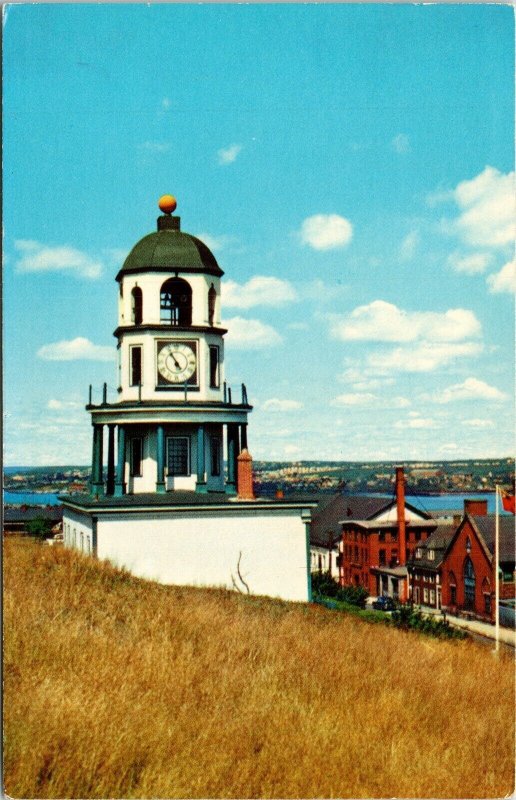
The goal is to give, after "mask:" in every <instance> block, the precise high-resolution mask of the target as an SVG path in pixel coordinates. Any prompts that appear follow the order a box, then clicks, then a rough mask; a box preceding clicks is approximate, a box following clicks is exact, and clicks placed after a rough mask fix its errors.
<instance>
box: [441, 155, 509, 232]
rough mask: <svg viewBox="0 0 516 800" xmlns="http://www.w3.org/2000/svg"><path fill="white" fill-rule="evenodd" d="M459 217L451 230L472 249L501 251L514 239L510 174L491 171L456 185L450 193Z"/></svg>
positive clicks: (489, 169)
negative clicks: (458, 211) (501, 248)
mask: <svg viewBox="0 0 516 800" xmlns="http://www.w3.org/2000/svg"><path fill="white" fill-rule="evenodd" d="M453 196H454V199H455V202H456V203H457V205H458V207H459V209H460V212H461V213H460V215H459V217H458V218H457V219H456V220H455V223H454V228H455V230H456V232H457V233H458V234H459V236H460V237H461V238H462V240H463V241H464V242H466V243H467V244H469V245H472V246H473V247H494V248H498V247H505V246H506V245H510V244H512V243H513V242H514V238H515V236H516V223H515V220H516V204H515V194H514V172H509V173H507V174H503V173H501V172H500V171H499V170H497V169H494V168H493V167H489V166H488V167H486V168H485V169H484V171H483V172H481V173H480V174H479V175H477V176H476V177H475V178H472V179H471V180H465V181H462V182H461V183H459V184H458V185H457V186H456V188H455V190H454V193H453Z"/></svg>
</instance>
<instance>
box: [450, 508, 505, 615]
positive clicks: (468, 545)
mask: <svg viewBox="0 0 516 800" xmlns="http://www.w3.org/2000/svg"><path fill="white" fill-rule="evenodd" d="M486 511H487V502H486V501H466V503H465V514H464V517H463V519H462V522H461V523H460V525H459V526H458V528H457V530H456V531H455V533H454V535H453V537H452V539H451V541H450V543H449V545H448V547H447V549H446V552H445V555H444V558H443V561H442V565H441V581H442V606H443V608H445V609H447V610H449V611H450V612H451V613H457V612H461V613H467V614H471V615H472V616H478V617H482V618H484V619H489V620H493V619H494V596H495V571H494V570H495V560H494V547H495V545H494V540H495V526H496V517H495V515H494V514H487V513H486ZM514 569H515V532H514V517H513V516H512V515H511V516H507V515H500V517H499V576H500V598H501V599H507V598H512V597H514V596H515V595H514V591H515V582H514Z"/></svg>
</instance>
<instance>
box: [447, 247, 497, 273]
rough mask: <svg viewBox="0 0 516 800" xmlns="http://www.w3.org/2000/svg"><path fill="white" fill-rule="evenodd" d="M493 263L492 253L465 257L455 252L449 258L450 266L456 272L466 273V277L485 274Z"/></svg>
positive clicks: (472, 254)
mask: <svg viewBox="0 0 516 800" xmlns="http://www.w3.org/2000/svg"><path fill="white" fill-rule="evenodd" d="M492 261H493V256H492V254H491V253H469V254H468V255H464V254H463V253H459V252H458V251H455V252H454V253H451V255H449V256H448V264H449V265H450V267H452V269H454V270H455V272H464V273H465V274H466V275H476V274H478V273H480V272H485V271H486V269H487V268H488V267H489V266H490V264H491V263H492Z"/></svg>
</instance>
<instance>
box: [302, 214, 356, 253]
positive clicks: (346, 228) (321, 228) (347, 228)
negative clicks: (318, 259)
mask: <svg viewBox="0 0 516 800" xmlns="http://www.w3.org/2000/svg"><path fill="white" fill-rule="evenodd" d="M352 236H353V226H352V224H351V222H350V221H349V220H348V219H346V218H345V217H341V216H340V215H339V214H314V215H313V216H312V217H308V218H307V219H305V220H304V222H303V224H302V225H301V241H302V242H303V243H304V244H308V245H310V247H313V249H314V250H333V249H335V248H337V247H345V246H346V245H347V244H349V243H350V241H351V238H352Z"/></svg>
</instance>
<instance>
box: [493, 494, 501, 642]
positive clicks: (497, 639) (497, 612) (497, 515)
mask: <svg viewBox="0 0 516 800" xmlns="http://www.w3.org/2000/svg"><path fill="white" fill-rule="evenodd" d="M495 488H496V499H495V548H494V562H495V653H498V649H499V647H500V577H499V575H498V560H499V553H498V551H499V539H500V512H499V509H498V496H499V490H500V487H499V486H498V484H495Z"/></svg>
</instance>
